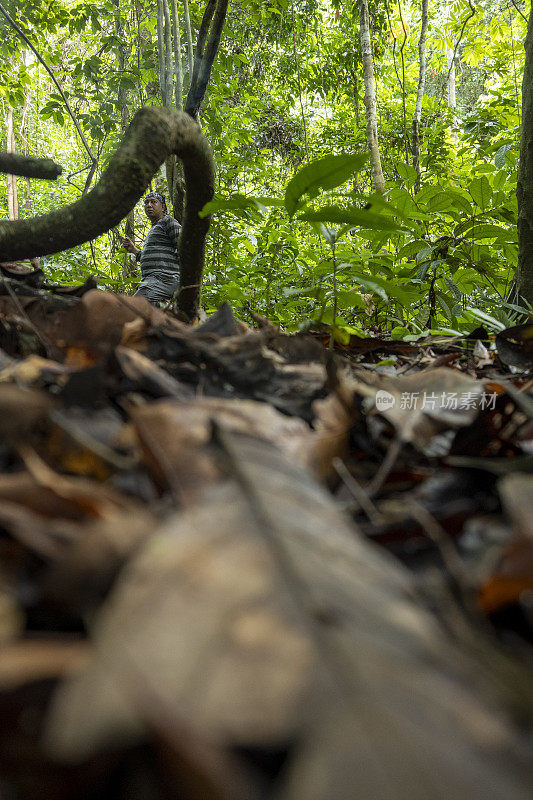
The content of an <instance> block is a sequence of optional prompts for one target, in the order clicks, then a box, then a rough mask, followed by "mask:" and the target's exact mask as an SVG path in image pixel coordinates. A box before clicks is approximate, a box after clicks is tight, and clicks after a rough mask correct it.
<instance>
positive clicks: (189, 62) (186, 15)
mask: <svg viewBox="0 0 533 800" xmlns="http://www.w3.org/2000/svg"><path fill="white" fill-rule="evenodd" d="M183 19H184V21H185V37H186V39H187V68H188V70H189V86H190V84H191V80H192V70H193V61H194V53H193V46H192V32H191V16H190V14H189V0H183Z"/></svg>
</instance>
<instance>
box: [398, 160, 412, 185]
mask: <svg viewBox="0 0 533 800" xmlns="http://www.w3.org/2000/svg"><path fill="white" fill-rule="evenodd" d="M396 169H397V170H398V175H399V176H400V178H402V180H404V181H405V182H406V183H407V185H408V186H413V185H414V182H415V180H416V169H415V168H414V167H412V166H411V165H410V164H404V163H403V161H400V163H399V164H396Z"/></svg>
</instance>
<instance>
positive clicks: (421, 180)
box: [0, 0, 533, 341]
mask: <svg viewBox="0 0 533 800" xmlns="http://www.w3.org/2000/svg"><path fill="white" fill-rule="evenodd" d="M206 6H209V4H208V3H207V4H206V3H205V2H194V0H191V2H190V3H187V2H185V3H182V2H177V3H176V2H171V3H168V2H166V0H159V2H157V3H156V2H143V0H133V2H132V3H120V2H118V0H106V2H99V3H87V2H80V0H52V2H44V0H36V2H32V3H29V2H25V1H24V0H11V2H4V3H3V4H2V7H3V8H4V10H5V12H7V14H8V15H9V17H10V18H11V20H12V21H14V22H15V23H16V27H17V28H18V30H16V29H15V27H14V25H13V24H12V22H10V21H8V19H7V18H6V16H5V15H4V16H3V17H2V19H1V21H0V30H1V37H0V40H1V45H0V49H1V52H2V59H1V63H0V73H1V74H0V95H1V101H2V118H1V125H2V136H3V138H4V141H5V143H6V147H5V149H6V150H8V151H10V152H15V153H21V154H27V155H32V156H37V157H43V158H44V157H46V158H51V159H53V160H54V161H55V162H57V163H59V164H61V165H62V168H63V170H62V174H61V175H60V176H59V178H58V179H57V180H55V181H53V182H49V181H39V180H32V179H25V178H17V179H15V178H13V177H12V176H7V177H6V178H5V179H3V180H2V185H1V188H0V206H1V210H0V215H1V217H3V218H4V219H7V218H9V219H16V218H18V217H21V218H26V217H30V216H33V215H37V214H43V213H47V212H49V211H51V210H52V209H55V208H58V207H60V206H62V205H65V204H67V203H71V202H73V201H75V200H77V199H78V198H79V197H80V196H81V195H82V194H83V193H84V191H87V190H88V188H89V187H90V186H91V185H94V183H95V182H96V181H97V180H98V178H99V176H100V175H101V173H102V171H103V170H104V169H105V167H106V165H107V164H108V161H109V159H110V157H111V155H112V154H113V153H114V152H115V150H116V149H117V147H118V145H119V143H120V141H121V140H122V138H123V135H124V132H125V130H126V129H127V127H128V124H129V122H130V120H131V119H132V117H133V115H134V114H135V112H136V111H137V110H138V109H139V108H141V107H142V106H144V105H154V106H160V105H165V106H167V107H174V108H178V109H180V108H183V106H184V104H185V103H186V98H187V96H188V92H189V88H190V83H191V76H192V71H193V64H194V58H193V48H194V47H195V46H196V43H197V41H198V36H199V34H200V36H201V35H202V31H201V23H202V19H203V17H204V13H205V10H206ZM528 14H529V7H526V6H525V5H524V3H523V2H522V0H509V1H507V0H505V1H504V2H495V1H494V0H482V2H477V3H475V4H474V3H473V2H470V0H468V2H465V0H457V1H456V2H450V1H448V2H440V3H438V2H435V0H421V1H420V2H410V0H398V2H393V1H392V0H388V2H386V3H377V2H375V1H374V0H372V1H371V2H368V3H367V0H359V1H358V2H352V0H344V1H341V0H307V2H303V3H296V2H294V0H292V2H291V0H269V2H267V3H259V2H250V1H248V0H242V1H241V2H237V1H236V0H235V2H232V3H230V4H229V6H228V10H227V15H226V18H225V22H224V28H223V33H222V36H221V39H220V44H219V47H218V52H217V55H216V58H215V60H214V63H213V66H212V70H211V74H210V77H209V81H208V84H207V90H206V94H205V98H204V99H203V102H202V105H201V107H200V111H199V120H200V122H201V126H202V130H203V133H204V134H205V136H206V137H207V139H208V141H209V142H210V144H211V147H212V149H213V152H214V156H215V162H216V171H217V178H216V195H215V200H214V201H213V203H212V204H211V205H210V207H209V208H208V209H206V211H207V210H210V211H211V212H212V213H213V214H214V216H213V222H212V226H211V232H210V235H209V237H208V241H207V254H206V268H205V273H204V286H203V295H202V302H203V305H204V307H205V308H206V310H208V311H209V310H213V309H215V308H217V307H218V306H219V305H220V304H221V303H222V302H223V301H225V300H227V301H229V302H230V303H231V304H232V306H233V307H234V308H235V310H236V312H237V313H238V314H240V316H242V317H243V318H246V317H247V315H248V314H249V312H250V311H253V312H258V313H260V314H263V315H265V316H268V317H269V318H271V319H272V320H274V321H275V322H277V323H279V324H281V325H283V326H285V327H287V328H289V329H298V328H305V327H309V326H310V325H315V326H316V325H317V324H322V325H326V326H328V327H329V328H330V329H331V330H332V331H333V333H334V335H335V337H336V338H337V340H338V341H343V340H345V339H346V337H349V336H350V334H352V333H360V332H362V331H363V330H368V329H369V328H380V329H388V330H391V331H392V335H393V337H396V338H408V339H412V338H417V337H419V336H423V335H425V334H427V332H428V331H437V330H446V331H456V332H465V331H469V330H472V329H473V328H475V327H477V326H478V325H479V323H480V322H482V323H483V324H484V325H486V326H487V327H488V329H489V330H492V331H494V332H497V331H499V330H503V329H504V328H506V327H508V326H509V325H512V324H513V323H514V322H515V321H516V319H517V316H518V315H520V314H523V312H524V311H527V308H528V300H529V301H531V300H532V299H533V298H531V297H527V294H526V297H523V296H522V297H520V296H517V294H516V292H515V291H514V284H513V278H514V275H515V271H516V269H517V263H518V239H517V200H516V186H517V165H518V156H519V149H520V130H521V85H522V76H523V71H524V40H525V37H526V29H527V17H528ZM365 37H366V38H365ZM369 71H371V73H372V75H373V83H374V87H373V90H374V96H375V112H374V129H373V130H374V133H372V129H371V124H372V120H371V119H370V118H371V117H372V113H373V104H372V100H373V98H372V96H371V94H369V74H370V73H369ZM369 125H370V127H369ZM372 136H373V137H374V138H373V139H372ZM374 145H375V147H374ZM368 153H369V155H370V158H368V157H367V156H368ZM334 157H335V158H336V159H337V160H336V161H332V159H333V158H334ZM332 165H335V166H334V167H333V166H332ZM173 169H174V168H173V166H172V164H169V163H168V161H167V163H166V164H163V165H162V167H161V168H160V170H159V172H158V173H157V175H156V176H155V178H154V180H153V181H152V187H151V188H152V189H158V190H163V191H165V192H166V193H167V195H168V183H169V182H170V180H169V174H168V173H169V170H173ZM332 169H333V173H334V174H333V173H332V171H331V170H332ZM380 171H381V173H380ZM332 175H333V177H332ZM335 175H336V176H337V178H335ZM171 179H173V178H171ZM291 197H292V200H291ZM175 213H177V214H178V213H179V209H178V210H176V208H175ZM129 225H130V232H131V233H133V237H134V238H135V240H136V241H138V242H142V240H143V237H144V235H145V233H146V231H147V229H148V222H147V221H146V220H145V218H144V215H143V214H142V209H141V208H138V209H136V212H135V215H134V216H133V217H130V220H129ZM131 226H133V228H132V227H131ZM123 235H124V225H123V224H120V225H117V226H116V227H114V228H112V229H111V230H110V231H109V232H108V233H106V234H104V235H103V236H99V237H98V238H96V239H95V240H93V241H90V242H88V243H87V244H85V245H81V246H79V247H75V248H73V249H71V250H68V251H64V252H60V253H56V254H53V255H49V256H48V257H45V258H44V259H43V267H44V269H45V272H46V273H47V275H48V276H49V277H50V279H51V280H54V281H61V282H64V283H71V284H75V283H77V282H79V281H80V280H84V279H85V278H86V277H87V276H88V275H89V274H93V275H95V276H96V277H97V280H98V285H99V286H100V287H101V288H109V289H112V290H113V291H125V292H130V291H131V290H132V289H133V287H134V286H135V285H136V283H137V281H138V276H137V274H136V266H135V263H134V262H133V263H132V262H131V260H130V258H131V257H130V256H128V255H127V254H126V253H125V252H124V249H123V247H122V238H123Z"/></svg>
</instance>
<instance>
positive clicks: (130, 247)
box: [122, 236, 141, 256]
mask: <svg viewBox="0 0 533 800" xmlns="http://www.w3.org/2000/svg"><path fill="white" fill-rule="evenodd" d="M122 244H123V245H124V249H125V250H127V251H128V253H133V255H134V256H137V255H138V254H140V252H141V250H140V248H139V247H137V245H135V244H134V243H133V242H132V241H131V239H130V238H129V236H125V237H124V239H123V240H122Z"/></svg>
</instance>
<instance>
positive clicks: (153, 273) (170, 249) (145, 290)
mask: <svg viewBox="0 0 533 800" xmlns="http://www.w3.org/2000/svg"><path fill="white" fill-rule="evenodd" d="M180 232H181V225H180V224H179V222H178V221H177V220H176V219H174V217H171V216H170V214H165V215H164V216H163V217H161V219H159V220H157V222H156V223H154V225H152V227H151V229H150V231H149V233H148V236H147V237H146V239H145V240H144V245H143V248H142V250H141V252H140V254H138V255H137V260H138V261H139V264H140V267H141V276H142V280H141V283H140V284H139V287H138V289H137V291H136V292H135V294H136V295H143V296H144V297H146V298H147V299H148V300H150V302H152V303H153V302H159V301H165V300H170V298H171V297H172V295H173V294H174V292H175V291H176V290H177V288H178V286H179V277H180V267H179V262H178V238H179V235H180Z"/></svg>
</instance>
